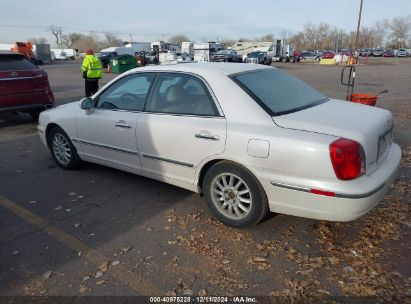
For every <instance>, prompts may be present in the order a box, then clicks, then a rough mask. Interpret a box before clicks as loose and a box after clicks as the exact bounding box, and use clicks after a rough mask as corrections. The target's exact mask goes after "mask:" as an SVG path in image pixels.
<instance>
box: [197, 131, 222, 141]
mask: <svg viewBox="0 0 411 304" xmlns="http://www.w3.org/2000/svg"><path fill="white" fill-rule="evenodd" d="M195 137H196V138H203V139H210V140H220V137H219V136H217V135H213V134H211V133H210V132H206V131H201V132H200V133H196V135H195Z"/></svg>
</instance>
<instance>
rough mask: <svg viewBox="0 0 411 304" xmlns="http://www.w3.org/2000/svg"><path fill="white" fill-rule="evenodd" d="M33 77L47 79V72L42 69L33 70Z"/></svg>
mask: <svg viewBox="0 0 411 304" xmlns="http://www.w3.org/2000/svg"><path fill="white" fill-rule="evenodd" d="M33 78H34V79H36V80H48V79H49V77H48V76H47V73H46V72H45V71H43V70H37V71H35V72H34V75H33Z"/></svg>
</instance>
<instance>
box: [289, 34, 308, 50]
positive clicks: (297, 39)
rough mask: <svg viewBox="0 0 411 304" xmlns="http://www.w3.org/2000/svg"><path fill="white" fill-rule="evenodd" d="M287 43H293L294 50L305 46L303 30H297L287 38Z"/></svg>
mask: <svg viewBox="0 0 411 304" xmlns="http://www.w3.org/2000/svg"><path fill="white" fill-rule="evenodd" d="M289 43H290V44H291V45H293V46H294V47H295V48H296V50H300V51H301V50H303V49H305V48H306V44H307V43H306V39H305V35H304V33H303V32H298V33H297V34H295V35H294V36H292V37H291V38H290V39H289Z"/></svg>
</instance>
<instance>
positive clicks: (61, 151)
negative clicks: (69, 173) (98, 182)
mask: <svg viewBox="0 0 411 304" xmlns="http://www.w3.org/2000/svg"><path fill="white" fill-rule="evenodd" d="M47 140H48V145H49V148H50V152H51V155H52V156H53V159H54V160H55V161H56V163H57V165H58V166H59V167H61V168H63V169H75V168H77V167H78V165H79V164H80V157H79V156H78V154H77V151H76V148H75V147H74V145H73V144H72V142H71V140H70V139H69V137H68V136H67V134H66V133H65V132H64V131H63V130H62V129H61V128H59V127H54V128H53V129H52V130H51V131H50V133H49V136H48V139H47Z"/></svg>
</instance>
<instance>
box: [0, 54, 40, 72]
mask: <svg viewBox="0 0 411 304" xmlns="http://www.w3.org/2000/svg"><path fill="white" fill-rule="evenodd" d="M34 69H38V68H37V66H35V65H34V64H32V63H31V62H30V61H28V60H27V59H26V58H24V57H23V56H16V55H0V71H21V70H34Z"/></svg>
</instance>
